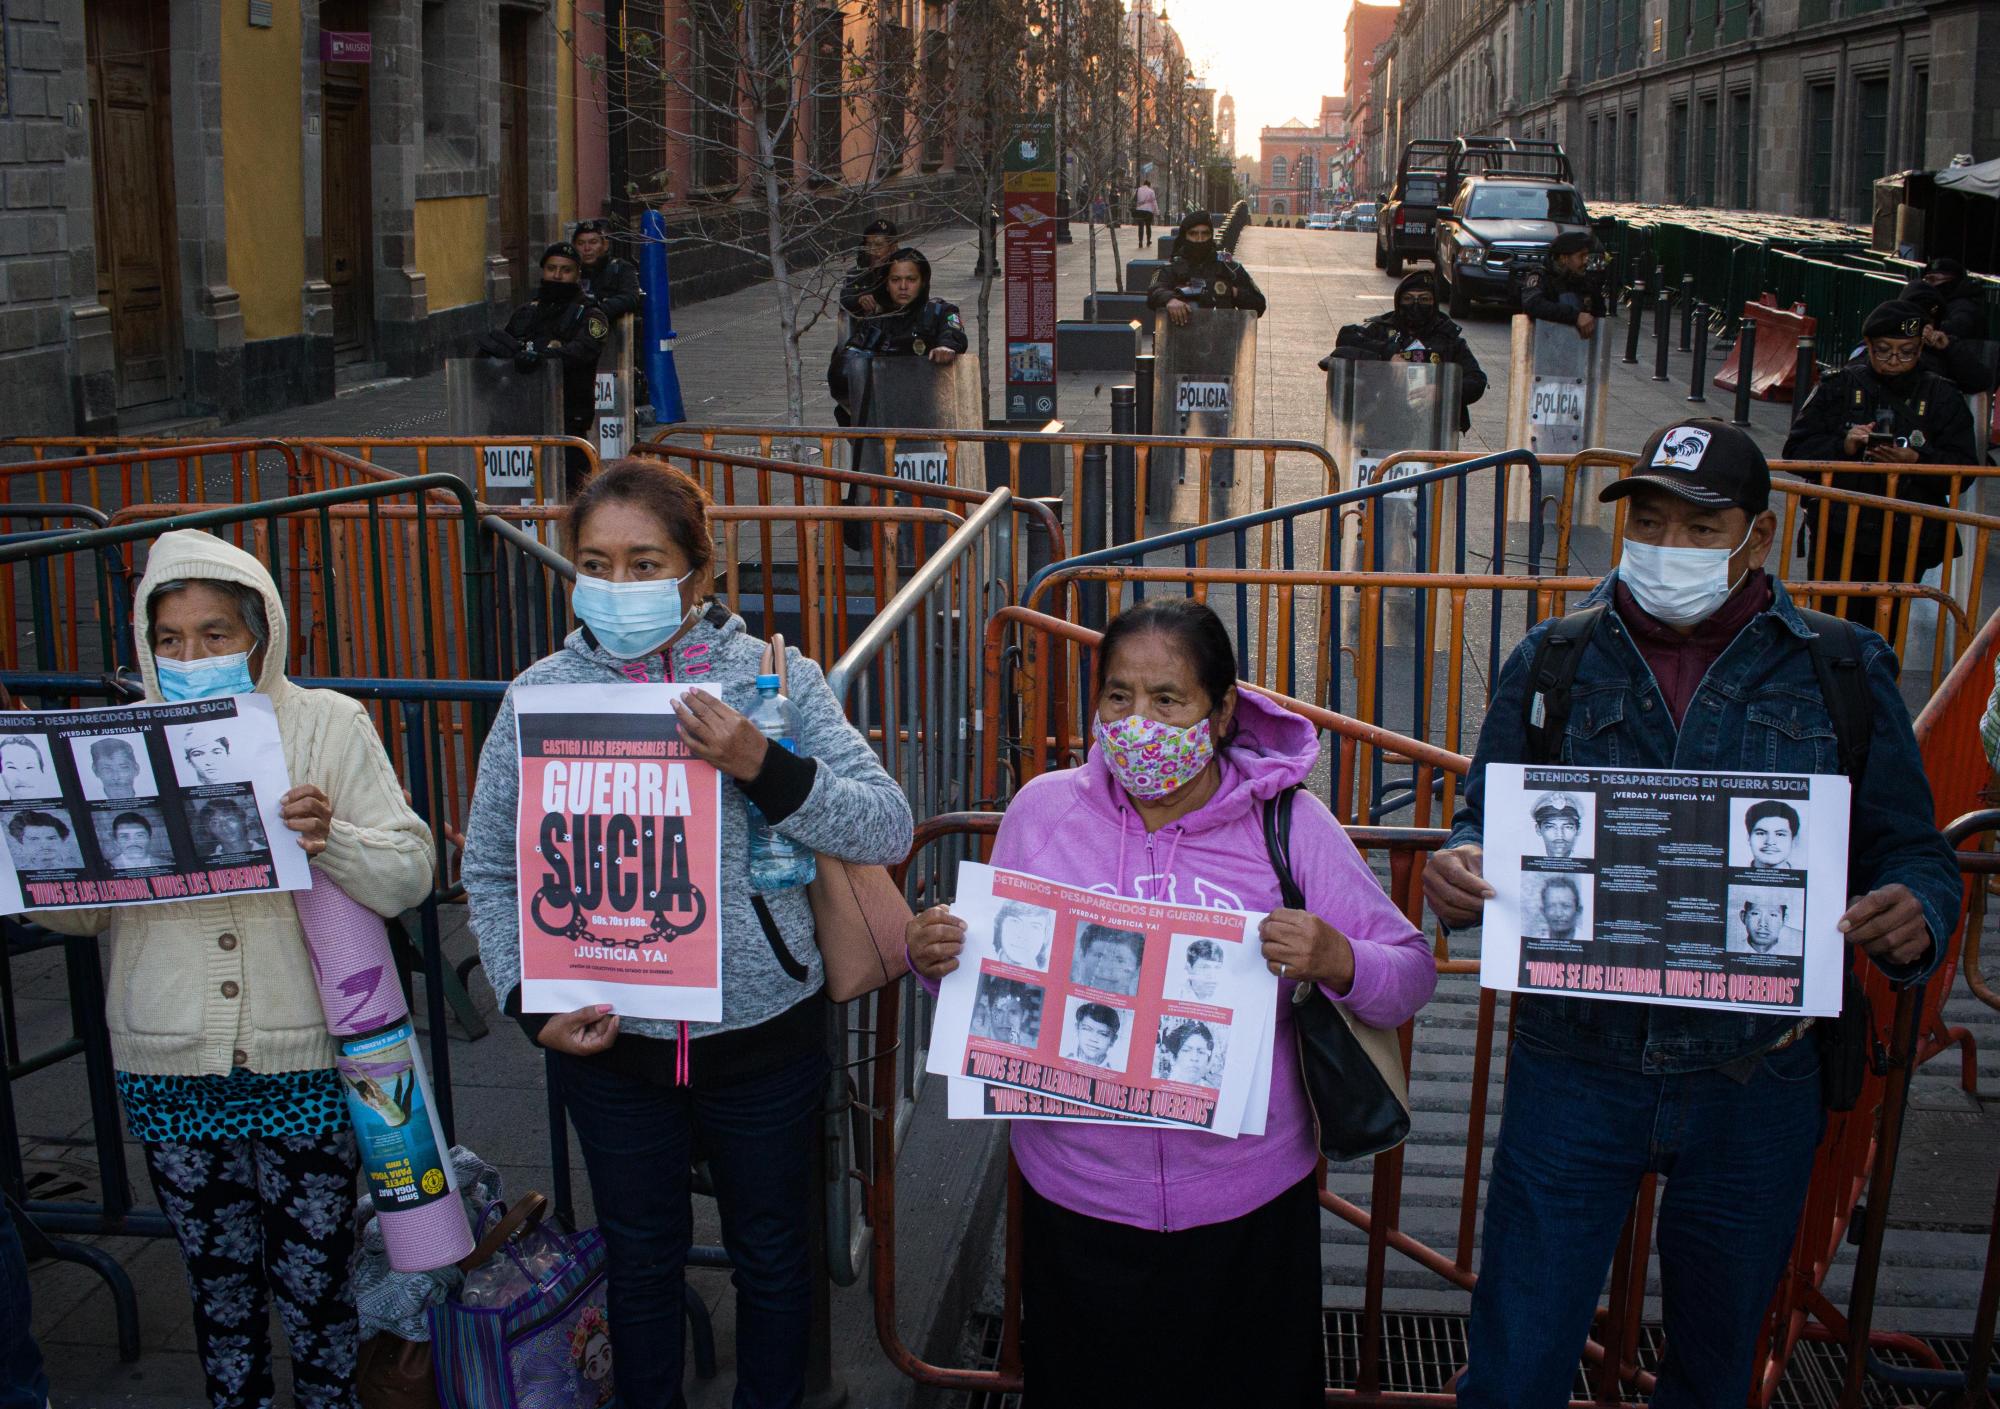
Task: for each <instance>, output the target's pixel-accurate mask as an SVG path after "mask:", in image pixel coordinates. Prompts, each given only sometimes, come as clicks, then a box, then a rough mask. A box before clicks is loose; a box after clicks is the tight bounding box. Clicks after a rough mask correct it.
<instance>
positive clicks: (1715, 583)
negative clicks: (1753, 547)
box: [1618, 523, 1755, 626]
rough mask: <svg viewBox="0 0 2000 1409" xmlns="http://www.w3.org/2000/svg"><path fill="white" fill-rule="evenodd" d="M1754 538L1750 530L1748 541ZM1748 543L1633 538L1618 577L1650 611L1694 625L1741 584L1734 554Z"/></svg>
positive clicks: (1745, 540)
mask: <svg viewBox="0 0 2000 1409" xmlns="http://www.w3.org/2000/svg"><path fill="white" fill-rule="evenodd" d="M1754 530H1755V525H1754V523H1753V524H1752V531H1754ZM1749 541H1750V534H1749V533H1745V534H1744V535H1743V543H1748V542H1749ZM1743 543H1739V544H1737V545H1736V546H1735V547H1734V548H1663V547H1660V546H1659V545H1658V544H1654V543H1640V542H1636V541H1635V540H1633V539H1630V538H1628V539H1626V540H1625V551H1624V553H1623V555H1622V556H1621V557H1620V558H1619V560H1618V580H1619V581H1620V582H1622V583H1624V584H1625V588H1626V590H1627V591H1629V592H1630V593H1631V594H1632V600H1633V601H1635V602H1637V603H1638V604H1639V605H1640V607H1641V608H1643V609H1644V610H1645V612H1646V614H1647V615H1648V616H1651V617H1653V618H1655V619H1656V620H1659V621H1664V622H1666V623H1667V625H1669V626H1692V625H1694V624H1695V623H1696V622H1699V621H1706V620H1707V619H1708V618H1709V617H1710V616H1713V615H1714V614H1715V611H1716V609H1717V608H1718V607H1720V606H1721V605H1722V604H1723V603H1724V602H1726V601H1728V600H1729V594H1730V593H1731V592H1734V591H1735V590H1736V583H1735V582H1732V581H1730V579H1729V560H1730V559H1731V558H1732V557H1734V556H1735V555H1736V554H1737V553H1739V552H1741V551H1742V548H1743Z"/></svg>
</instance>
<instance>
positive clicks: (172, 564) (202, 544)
mask: <svg viewBox="0 0 2000 1409" xmlns="http://www.w3.org/2000/svg"><path fill="white" fill-rule="evenodd" d="M199 581H211V582H231V583H236V584H238V585H239V586H243V587H249V588H253V589H254V590H255V591H256V592H257V593H258V594H259V595H260V596H261V597H262V598H263V599H264V620H265V622H266V624H267V625H268V626H269V627H270V631H271V638H270V642H269V644H268V645H267V646H266V647H265V649H264V660H263V663H262V665H261V666H260V667H259V668H258V671H257V674H256V681H257V689H258V691H259V692H260V693H262V694H265V695H268V696H270V697H271V698H272V699H274V700H275V699H277V698H278V697H279V696H281V695H283V694H284V692H285V691H287V690H289V689H291V688H292V684H291V681H289V680H287V679H286V678H285V654H286V651H287V649H288V645H289V643H290V641H291V626H290V623H289V622H288V620H287V618H286V616H285V604H284V601H283V599H281V598H280V597H279V596H278V585H277V583H275V582H273V581H272V580H271V574H270V573H269V572H268V571H267V570H266V569H265V567H264V565H263V564H262V563H260V562H258V561H257V560H256V559H255V558H253V557H252V556H250V554H248V553H246V552H244V551H243V550H242V549H241V548H238V547H236V546H235V545H234V544H232V543H226V542H224V541H223V540H222V539H220V538H217V537H216V536H215V535H214V534H212V533H202V532H200V531H199V530H196V529H191V528H183V529H176V530H175V531H174V532H172V533H163V534H161V535H160V536H159V537H158V538H156V539H154V540H153V546H152V550H151V551H150V552H148V553H147V554H146V571H145V574H144V575H143V576H142V577H140V579H139V589H138V592H137V593H136V594H135V595H134V598H133V602H132V633H133V635H134V636H135V637H136V638H137V639H136V641H135V643H134V644H135V645H136V647H137V649H138V655H139V673H140V674H141V675H142V676H143V677H144V678H145V681H146V698H147V699H149V700H158V699H160V677H159V672H158V671H157V670H156V669H155V668H154V665H153V630H152V618H151V614H150V612H149V611H148V607H149V606H150V604H151V602H152V600H153V594H154V593H155V592H157V591H158V590H159V589H160V588H161V587H162V586H163V585H165V584H167V583H169V582H199Z"/></svg>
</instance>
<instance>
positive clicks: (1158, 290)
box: [1146, 210, 1267, 328]
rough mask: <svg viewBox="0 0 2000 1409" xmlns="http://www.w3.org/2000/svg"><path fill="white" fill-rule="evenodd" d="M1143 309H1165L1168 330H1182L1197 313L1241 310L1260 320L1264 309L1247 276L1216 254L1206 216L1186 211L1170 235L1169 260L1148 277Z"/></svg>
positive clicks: (1210, 222)
mask: <svg viewBox="0 0 2000 1409" xmlns="http://www.w3.org/2000/svg"><path fill="white" fill-rule="evenodd" d="M1146 306H1147V307H1148V308H1164V309H1166V310H1167V317H1168V318H1169V319H1171V320H1172V321H1173V325H1174V326H1175V327H1176V328H1184V327H1186V326H1187V322H1188V317H1189V314H1190V313H1191V312H1192V311H1193V310H1194V309H1197V308H1247V309H1248V310H1250V312H1252V313H1255V314H1256V315H1257V316H1258V317H1260V318H1261V317H1262V316H1263V314H1264V309H1265V308H1266V306H1267V305H1266V304H1265V302H1264V293H1263V290H1261V289H1259V288H1258V287H1257V283H1256V281H1255V280H1254V279H1252V278H1251V277H1250V271H1249V270H1247V269H1245V268H1244V267H1243V266H1242V265H1241V264H1238V263H1237V262H1236V260H1235V259H1234V258H1233V257H1232V256H1230V255H1227V254H1224V253H1223V252H1222V251H1221V250H1219V249H1217V248H1216V245H1215V221H1214V220H1213V219H1211V218H1210V217H1209V214H1208V212H1207V211H1205V210H1191V211H1189V212H1188V213H1187V214H1186V215H1184V216H1182V217H1181V228H1180V230H1179V231H1178V232H1177V233H1176V234H1175V235H1174V251H1173V258H1171V259H1169V260H1168V261H1167V263H1166V267H1165V268H1163V269H1161V270H1160V271H1159V272H1158V273H1157V274H1155V275H1153V285H1152V287H1151V288H1149V289H1147V290H1146Z"/></svg>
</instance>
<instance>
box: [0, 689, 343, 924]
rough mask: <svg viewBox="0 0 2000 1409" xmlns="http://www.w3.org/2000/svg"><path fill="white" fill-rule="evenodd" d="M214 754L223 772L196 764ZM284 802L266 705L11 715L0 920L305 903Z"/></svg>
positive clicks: (0, 790) (246, 698)
mask: <svg viewBox="0 0 2000 1409" xmlns="http://www.w3.org/2000/svg"><path fill="white" fill-rule="evenodd" d="M211 755H214V756H216V757H220V758H225V759H226V760H227V767H226V769H219V768H209V767H203V766H200V765H199V763H198V760H201V759H205V758H208V757H209V756H211ZM290 790H291V780H290V778H289V776H288V775H287V773H286V771H285V752H284V746H283V743H282V742H281V741H280V739H279V737H278V720H277V715H276V714H275V713H274V712H273V710H272V708H271V702H270V700H268V699H266V698H265V697H264V696H262V695H255V694H251V695H232V696H228V697H226V698H223V699H212V700H190V701H186V702H183V703H179V704H148V705H116V706H113V707H111V708H109V709H73V710H50V711H43V712H30V713H23V714H10V715H8V716H7V722H6V724H5V725H4V727H0V913H7V914H11V913H14V912H16V911H21V910H63V909H72V908H75V907H79V906H100V905H154V904H161V903H163V902H166V901H170V900H198V899H204V898H208V897H213V896H220V895H242V894H248V893H253V892H257V891H272V890H302V889H304V888H305V887H307V886H309V885H311V884H312V881H311V875H310V871H309V869H308V865H307V859H306V854H305V851H304V849H303V848H301V847H300V846H299V845H298V844H297V839H296V834H295V833H293V832H292V831H291V830H290V829H288V828H287V827H286V826H285V825H284V822H283V820H282V819H281V818H280V816H279V812H278V809H279V804H280V800H281V799H282V798H283V797H284V795H285V794H286V793H287V792H289V791H290Z"/></svg>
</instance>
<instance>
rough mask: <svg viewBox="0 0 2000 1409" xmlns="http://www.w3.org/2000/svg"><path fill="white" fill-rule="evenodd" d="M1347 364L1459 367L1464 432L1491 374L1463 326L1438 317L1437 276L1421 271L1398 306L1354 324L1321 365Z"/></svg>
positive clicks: (1402, 287)
mask: <svg viewBox="0 0 2000 1409" xmlns="http://www.w3.org/2000/svg"><path fill="white" fill-rule="evenodd" d="M1336 359H1338V360H1340V361H1343V362H1430V363H1443V362H1451V363H1455V364H1457V366H1458V369H1459V370H1458V428H1459V430H1461V431H1469V430H1471V429H1472V412H1471V410H1470V409H1469V408H1470V407H1471V405H1472V403H1473V402H1475V401H1477V400H1479V398H1480V397H1482V396H1484V395H1486V373H1485V371H1484V370H1482V369H1481V367H1480V365H1479V359H1478V358H1477V357H1474V356H1473V355H1472V348H1471V346H1470V345H1469V344H1468V343H1467V342H1466V341H1465V333H1464V331H1463V330H1462V329H1460V327H1459V326H1458V324H1456V323H1454V322H1452V320H1451V319H1449V318H1447V317H1445V315H1444V314H1442V313H1440V312H1438V292H1437V275H1436V274H1434V273H1432V272H1431V271H1430V270H1428V269H1420V270H1418V271H1417V272H1416V273H1414V274H1411V275H1409V276H1408V277H1406V278H1405V279H1404V280H1403V282H1402V283H1400V284H1398V285H1396V306H1395V307H1394V308H1392V309H1390V310H1389V311H1388V312H1387V313H1378V314H1376V315H1375V316H1374V317H1373V318H1370V319H1368V320H1367V321H1366V322H1362V323H1349V324H1348V325H1347V326H1346V327H1344V328H1342V329H1341V330H1340V336H1339V337H1338V338H1336V339H1335V340H1334V344H1333V351H1332V352H1329V353H1328V354H1327V355H1326V356H1324V357H1322V358H1321V359H1320V361H1319V365H1320V369H1321V370H1322V371H1325V370H1328V369H1330V368H1331V367H1332V366H1333V364H1334V362H1335V360H1336Z"/></svg>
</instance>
